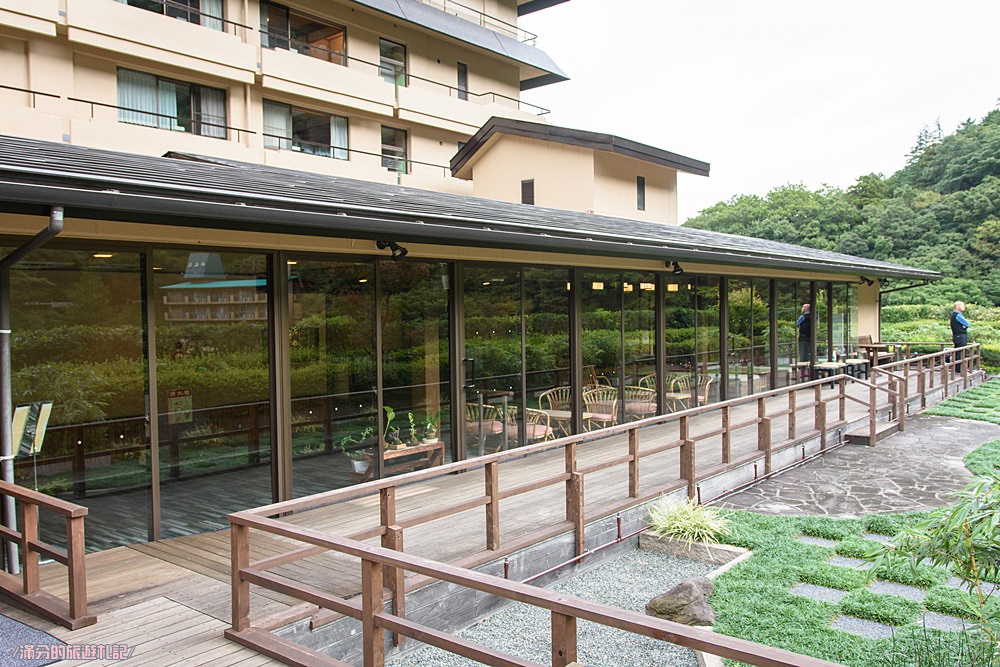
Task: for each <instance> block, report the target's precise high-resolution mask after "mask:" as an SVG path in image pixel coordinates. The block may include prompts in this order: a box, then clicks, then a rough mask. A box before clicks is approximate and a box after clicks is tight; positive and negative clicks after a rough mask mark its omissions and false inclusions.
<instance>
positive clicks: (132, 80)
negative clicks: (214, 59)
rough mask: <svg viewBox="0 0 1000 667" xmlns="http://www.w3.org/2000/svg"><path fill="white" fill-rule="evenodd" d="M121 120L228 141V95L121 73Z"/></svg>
mask: <svg viewBox="0 0 1000 667" xmlns="http://www.w3.org/2000/svg"><path fill="white" fill-rule="evenodd" d="M118 107H119V109H118V120H119V121H120V122H122V123H131V124H133V125H146V126H148V127H159V128H161V129H164V130H174V131H176V132H191V133H192V134H200V135H202V136H206V137H216V138H219V139H225V138H226V91H224V90H220V89H218V88H209V87H207V86H199V85H196V84H192V83H183V82H181V81H172V80H170V79H162V78H160V77H158V76H154V75H152V74H146V73H144V72H136V71H134V70H130V69H121V68H119V70H118Z"/></svg>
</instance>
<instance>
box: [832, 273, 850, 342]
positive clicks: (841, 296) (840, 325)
mask: <svg viewBox="0 0 1000 667" xmlns="http://www.w3.org/2000/svg"><path fill="white" fill-rule="evenodd" d="M830 295H831V297H832V298H831V310H832V318H833V319H832V320H831V323H832V325H833V337H832V338H831V340H830V347H831V348H832V352H831V354H832V356H833V358H834V360H835V361H839V360H841V359H846V358H847V351H848V347H847V335H848V333H849V332H850V326H849V321H848V319H847V285H845V284H844V283H834V284H832V285H831V286H830Z"/></svg>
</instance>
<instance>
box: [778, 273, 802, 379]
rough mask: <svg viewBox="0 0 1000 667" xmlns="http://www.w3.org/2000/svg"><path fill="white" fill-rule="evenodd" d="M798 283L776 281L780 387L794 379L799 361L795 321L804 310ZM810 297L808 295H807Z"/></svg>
mask: <svg viewBox="0 0 1000 667" xmlns="http://www.w3.org/2000/svg"><path fill="white" fill-rule="evenodd" d="M798 285H799V283H797V282H796V281H794V280H777V281H775V290H776V292H777V303H776V304H775V307H776V308H777V309H778V313H777V319H778V331H777V336H778V359H777V361H776V365H777V382H778V387H787V386H788V385H789V384H790V383H791V382H792V381H793V379H794V377H795V373H794V372H793V369H794V364H795V363H796V362H798V354H799V352H798V332H797V330H796V328H795V322H796V320H798V317H799V315H800V314H801V310H802V303H803V302H802V300H801V296H800V295H799V293H798ZM806 299H808V295H807V296H806Z"/></svg>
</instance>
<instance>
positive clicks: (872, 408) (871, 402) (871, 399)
mask: <svg viewBox="0 0 1000 667" xmlns="http://www.w3.org/2000/svg"><path fill="white" fill-rule="evenodd" d="M875 385H876V374H875V373H872V386H871V387H870V388H869V389H868V445H869V446H871V447H874V446H875V432H876V428H875V427H876V423H875V415H876V414H877V413H878V408H877V406H876V405H875V403H876V401H878V395H877V394H876V393H875Z"/></svg>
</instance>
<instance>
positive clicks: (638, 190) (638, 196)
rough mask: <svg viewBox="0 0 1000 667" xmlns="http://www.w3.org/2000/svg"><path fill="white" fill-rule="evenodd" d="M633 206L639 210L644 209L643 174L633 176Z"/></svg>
mask: <svg viewBox="0 0 1000 667" xmlns="http://www.w3.org/2000/svg"><path fill="white" fill-rule="evenodd" d="M635 207H636V208H637V209H639V210H640V211H645V210H646V178H645V177H644V176H636V177H635Z"/></svg>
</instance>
